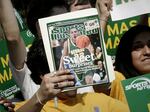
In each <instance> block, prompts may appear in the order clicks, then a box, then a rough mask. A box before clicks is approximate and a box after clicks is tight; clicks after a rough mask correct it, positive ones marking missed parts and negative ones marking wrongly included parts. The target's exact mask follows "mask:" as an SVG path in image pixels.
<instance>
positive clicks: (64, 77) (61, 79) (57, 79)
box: [50, 75, 74, 83]
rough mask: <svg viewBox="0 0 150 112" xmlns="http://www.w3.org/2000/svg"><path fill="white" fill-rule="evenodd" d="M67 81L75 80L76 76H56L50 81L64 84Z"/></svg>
mask: <svg viewBox="0 0 150 112" xmlns="http://www.w3.org/2000/svg"><path fill="white" fill-rule="evenodd" d="M66 80H74V76H73V75H62V76H55V77H53V78H51V79H50V82H54V83H56V82H63V81H66Z"/></svg>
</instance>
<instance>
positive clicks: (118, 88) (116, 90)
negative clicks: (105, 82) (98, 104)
mask: <svg viewBox="0 0 150 112" xmlns="http://www.w3.org/2000/svg"><path fill="white" fill-rule="evenodd" d="M115 77H116V78H115V80H114V81H113V82H112V84H111V91H110V96H111V97H113V98H115V99H118V100H120V101H122V102H124V103H126V104H127V101H126V97H125V94H124V90H123V88H122V85H121V81H122V80H124V79H125V77H124V76H123V74H122V73H120V72H117V71H116V72H115Z"/></svg>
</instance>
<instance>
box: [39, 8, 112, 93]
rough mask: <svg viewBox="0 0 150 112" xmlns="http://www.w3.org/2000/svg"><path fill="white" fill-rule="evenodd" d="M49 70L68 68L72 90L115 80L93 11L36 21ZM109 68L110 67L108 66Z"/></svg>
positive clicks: (97, 20) (95, 13)
mask: <svg viewBox="0 0 150 112" xmlns="http://www.w3.org/2000/svg"><path fill="white" fill-rule="evenodd" d="M39 25H40V29H41V34H42V39H43V43H44V47H45V51H46V55H47V59H48V64H49V68H50V71H51V72H53V71H56V70H62V69H69V70H70V71H71V73H72V75H74V76H75V87H67V88H64V91H68V90H71V89H73V88H79V87H85V86H90V85H96V84H102V85H103V84H110V82H112V80H113V79H114V76H113V75H114V74H113V72H112V71H113V66H112V62H111V61H110V60H109V59H108V56H107V53H106V48H105V44H104V37H103V34H102V32H101V30H100V23H99V17H98V12H97V10H96V9H95V8H91V9H85V10H80V11H74V12H69V13H65V14H61V15H56V16H51V17H46V18H41V19H39ZM110 66H111V67H110Z"/></svg>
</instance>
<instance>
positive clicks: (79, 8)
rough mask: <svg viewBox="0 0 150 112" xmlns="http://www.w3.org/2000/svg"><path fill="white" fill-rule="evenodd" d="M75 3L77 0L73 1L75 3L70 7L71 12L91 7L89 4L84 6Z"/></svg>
mask: <svg viewBox="0 0 150 112" xmlns="http://www.w3.org/2000/svg"><path fill="white" fill-rule="evenodd" d="M77 2H78V0H75V2H74V3H72V4H71V5H70V11H71V12H72V11H77V10H82V9H87V8H91V7H92V6H91V4H90V2H89V3H88V4H84V5H77Z"/></svg>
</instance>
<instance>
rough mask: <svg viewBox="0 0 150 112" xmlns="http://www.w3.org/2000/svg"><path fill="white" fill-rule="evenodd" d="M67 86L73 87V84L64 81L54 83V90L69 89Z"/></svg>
mask: <svg viewBox="0 0 150 112" xmlns="http://www.w3.org/2000/svg"><path fill="white" fill-rule="evenodd" d="M69 86H74V82H73V81H64V82H60V83H54V89H60V88H64V87H69Z"/></svg>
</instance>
